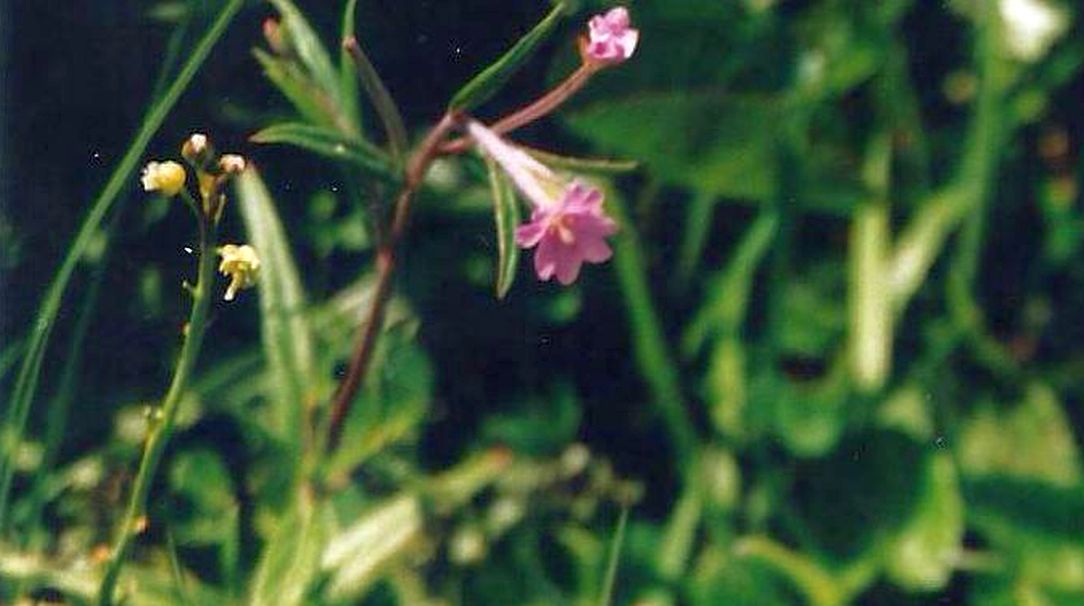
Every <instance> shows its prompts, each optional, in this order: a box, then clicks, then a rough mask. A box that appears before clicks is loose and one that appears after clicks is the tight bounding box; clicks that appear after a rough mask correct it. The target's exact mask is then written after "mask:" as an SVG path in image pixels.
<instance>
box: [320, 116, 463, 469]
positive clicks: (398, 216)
mask: <svg viewBox="0 0 1084 606" xmlns="http://www.w3.org/2000/svg"><path fill="white" fill-rule="evenodd" d="M458 121H459V117H458V116H457V115H455V114H451V113H448V114H445V115H444V117H443V118H441V120H440V122H439V123H438V124H437V125H436V126H434V127H433V129H432V130H431V131H429V134H428V135H426V137H425V140H424V141H422V143H421V145H419V146H418V150H417V151H416V152H415V153H414V156H413V157H412V158H411V160H410V163H409V164H408V165H407V168H406V175H405V180H404V183H403V189H402V190H401V191H400V192H399V197H398V199H397V200H396V202H395V216H394V217H393V218H392V223H391V229H390V230H389V231H388V235H387V238H385V239H384V242H383V243H382V245H381V246H380V249H379V250H378V251H377V255H376V269H377V278H376V289H375V290H374V292H373V299H372V304H371V305H370V307H369V310H368V312H367V314H366V317H365V320H364V324H363V325H362V328H361V334H360V335H359V336H358V341H357V343H356V344H355V346H354V352H353V354H352V355H351V357H350V367H349V368H348V369H347V372H346V376H344V377H343V380H342V382H341V383H339V387H338V389H336V390H335V396H334V397H333V398H332V402H331V418H330V420H329V424H328V439H327V449H328V452H333V451H334V450H335V449H336V448H338V446H339V441H340V440H341V439H342V432H343V426H344V424H345V423H346V419H347V417H348V416H349V415H350V408H351V407H352V406H353V404H354V397H355V396H356V395H357V393H358V388H360V387H361V383H362V381H364V380H365V375H366V372H367V371H368V369H369V365H370V364H371V363H372V359H373V353H374V351H375V349H376V343H377V340H378V338H379V337H380V329H381V328H382V327H383V325H384V312H385V311H386V310H387V307H388V301H389V300H390V299H391V286H392V275H393V274H394V273H395V265H396V250H397V248H398V245H399V241H400V240H401V239H402V237H403V234H404V233H405V232H406V228H407V224H408V222H409V220H410V209H411V202H412V201H413V198H414V194H415V193H417V191H418V188H419V187H421V184H422V179H423V178H424V177H425V173H426V171H427V170H428V169H429V165H430V164H431V163H432V162H433V159H434V158H436V157H437V156H438V155H439V153H438V152H439V149H440V143H441V141H442V140H443V139H444V136H445V135H446V134H447V133H448V131H450V130H451V129H452V128H453V127H454V126H455V125H456V123H457V122H458Z"/></svg>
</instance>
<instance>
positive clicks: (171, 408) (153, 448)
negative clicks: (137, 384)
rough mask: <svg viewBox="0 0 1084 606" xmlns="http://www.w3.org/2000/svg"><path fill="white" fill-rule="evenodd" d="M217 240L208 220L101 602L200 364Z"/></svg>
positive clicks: (106, 600)
mask: <svg viewBox="0 0 1084 606" xmlns="http://www.w3.org/2000/svg"><path fill="white" fill-rule="evenodd" d="M215 242H216V228H215V226H214V225H211V224H209V223H208V221H201V222H200V247H199V269H198V272H197V278H196V285H195V286H194V287H193V288H192V290H191V294H192V311H191V314H190V315H189V318H188V324H187V326H186V327H185V338H184V345H182V346H181V355H180V358H179V360H178V361H177V368H176V371H175V372H174V374H173V380H172V382H171V383H170V385H169V390H168V391H167V392H166V397H165V399H164V400H163V401H162V406H161V408H160V409H158V410H156V411H155V412H154V414H153V415H152V416H151V421H150V422H151V428H150V432H149V434H148V436H147V441H146V444H145V446H144V449H143V458H142V460H141V461H140V463H139V472H138V473H137V474H136V478H135V483H134V485H133V488H132V496H131V498H130V500H129V501H128V507H127V509H126V511H125V514H124V520H123V522H122V524H121V526H120V529H119V530H118V531H117V536H116V540H115V541H114V544H113V549H112V551H111V553H110V558H109V563H108V565H107V567H106V572H105V576H104V577H103V578H102V585H101V589H100V590H99V592H98V603H99V604H100V605H101V606H109V605H110V604H112V603H113V593H114V589H115V587H116V584H117V579H118V578H119V576H120V571H121V568H122V566H123V565H124V558H125V556H126V555H127V554H128V550H129V548H130V547H131V543H132V539H133V538H134V537H135V536H136V535H138V534H139V533H140V531H141V528H140V527H141V526H142V525H144V524H145V523H146V518H145V516H146V510H147V498H148V495H149V494H150V489H151V484H152V483H153V482H154V475H155V472H156V471H157V469H158V464H159V463H160V462H161V459H162V453H164V452H165V449H166V445H167V444H168V443H169V439H170V437H171V436H172V435H173V430H174V427H175V421H176V418H177V409H178V408H179V406H180V403H181V400H182V396H183V395H184V392H185V389H186V388H187V386H188V380H189V378H190V377H191V375H192V370H193V368H195V365H196V358H197V357H198V356H199V351H200V347H201V346H202V345H203V336H204V332H205V331H206V329H207V315H208V312H209V311H210V309H211V302H212V301H213V300H214V297H213V296H212V294H211V291H212V287H213V285H214V281H215Z"/></svg>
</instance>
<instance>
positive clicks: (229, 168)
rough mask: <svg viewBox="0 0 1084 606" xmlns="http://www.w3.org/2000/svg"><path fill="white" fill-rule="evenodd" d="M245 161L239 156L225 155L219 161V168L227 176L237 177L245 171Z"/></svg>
mask: <svg viewBox="0 0 1084 606" xmlns="http://www.w3.org/2000/svg"><path fill="white" fill-rule="evenodd" d="M245 166H246V163H245V159H244V158H243V157H241V156H239V155H237V154H223V155H222V157H221V158H219V159H218V168H219V169H220V170H221V171H222V172H223V173H225V174H227V175H236V174H238V173H240V172H241V171H243V170H245Z"/></svg>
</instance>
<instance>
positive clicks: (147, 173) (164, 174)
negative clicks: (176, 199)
mask: <svg viewBox="0 0 1084 606" xmlns="http://www.w3.org/2000/svg"><path fill="white" fill-rule="evenodd" d="M187 177H188V175H187V173H186V172H185V170H184V167H183V166H181V165H180V164H178V163H177V162H172V161H169V162H148V163H147V166H145V167H144V168H143V177H142V179H141V181H142V182H143V189H144V191H160V192H162V193H163V194H165V195H167V196H176V195H177V194H179V193H181V190H182V189H184V181H185V179H186V178H187Z"/></svg>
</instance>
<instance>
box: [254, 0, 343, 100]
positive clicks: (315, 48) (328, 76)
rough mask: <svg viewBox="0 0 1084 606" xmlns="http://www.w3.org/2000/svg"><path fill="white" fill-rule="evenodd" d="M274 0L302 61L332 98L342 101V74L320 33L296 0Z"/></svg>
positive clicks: (287, 33)
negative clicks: (325, 46) (340, 79)
mask: <svg viewBox="0 0 1084 606" xmlns="http://www.w3.org/2000/svg"><path fill="white" fill-rule="evenodd" d="M270 2H271V4H273V5H275V8H276V9H277V10H278V11H279V14H281V15H282V23H283V25H284V26H285V28H286V35H287V36H289V37H290V42H291V43H292V46H293V50H294V51H295V52H296V53H297V56H298V58H299V59H301V63H302V64H304V65H305V69H307V70H308V71H309V73H310V74H311V75H312V78H313V81H314V82H315V83H316V84H317V85H318V86H319V87H320V88H322V89H324V91H326V92H327V93H328V94H329V95H331V96H332V98H334V99H336V100H338V99H339V98H340V97H341V94H340V92H339V77H338V73H337V72H336V71H335V67H334V66H333V65H332V63H331V57H330V55H328V52H327V49H326V48H324V44H323V43H322V42H320V36H318V35H317V34H316V31H315V30H313V29H312V26H311V25H309V22H308V20H306V19H305V16H304V15H303V14H302V13H301V11H300V10H299V9H298V8H297V5H295V4H294V3H293V2H292V0H270Z"/></svg>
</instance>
